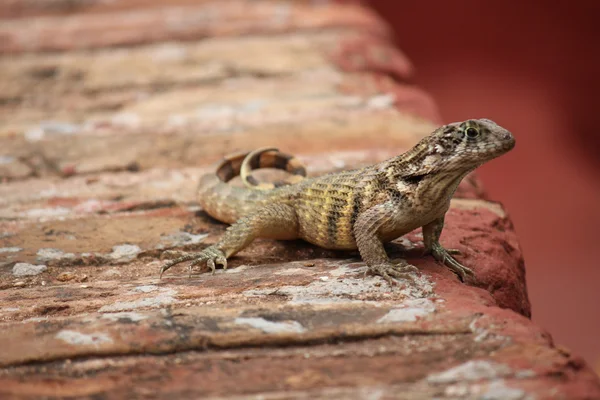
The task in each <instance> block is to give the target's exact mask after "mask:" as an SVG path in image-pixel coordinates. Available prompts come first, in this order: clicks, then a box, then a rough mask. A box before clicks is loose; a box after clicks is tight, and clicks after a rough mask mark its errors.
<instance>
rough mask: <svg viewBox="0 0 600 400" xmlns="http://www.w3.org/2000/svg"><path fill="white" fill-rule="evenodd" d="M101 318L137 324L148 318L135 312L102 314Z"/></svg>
mask: <svg viewBox="0 0 600 400" xmlns="http://www.w3.org/2000/svg"><path fill="white" fill-rule="evenodd" d="M102 318H104V319H108V320H111V321H125V322H138V321H142V320H145V319H148V316H147V315H144V314H140V313H137V312H133V311H129V312H117V313H108V314H104V315H102Z"/></svg>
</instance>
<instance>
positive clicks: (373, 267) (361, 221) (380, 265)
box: [353, 202, 418, 285]
mask: <svg viewBox="0 0 600 400" xmlns="http://www.w3.org/2000/svg"><path fill="white" fill-rule="evenodd" d="M395 212H396V206H395V205H394V204H393V203H392V202H386V203H383V204H378V205H375V206H373V207H371V208H369V209H368V210H366V211H363V212H361V213H360V214H359V215H358V217H357V219H356V222H355V224H354V227H353V231H354V237H355V239H356V245H357V247H358V251H359V252H360V256H361V257H362V259H363V260H364V262H365V263H366V264H367V266H368V267H369V270H370V271H371V272H372V273H374V274H376V275H381V276H382V277H383V278H384V279H385V280H386V281H387V282H388V283H389V284H390V285H393V282H394V281H393V279H392V278H400V279H406V280H408V281H410V282H414V278H413V276H412V275H411V273H413V272H416V271H418V269H417V268H416V267H415V266H413V265H410V264H408V263H407V262H406V260H400V262H399V263H398V264H393V263H392V262H391V261H390V259H389V257H388V255H387V253H386V252H385V249H384V247H383V242H382V241H381V239H380V236H379V235H380V231H381V229H382V228H383V227H384V226H385V225H386V224H389V223H391V222H392V218H393V215H394V213H395Z"/></svg>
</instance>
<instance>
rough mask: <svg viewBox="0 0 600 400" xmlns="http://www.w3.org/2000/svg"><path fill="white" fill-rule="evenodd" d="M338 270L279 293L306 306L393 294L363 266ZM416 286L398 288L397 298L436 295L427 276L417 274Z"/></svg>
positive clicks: (258, 292) (342, 265)
mask: <svg viewBox="0 0 600 400" xmlns="http://www.w3.org/2000/svg"><path fill="white" fill-rule="evenodd" d="M337 264H338V265H339V266H338V267H337V268H335V269H333V270H331V271H328V274H329V275H330V277H331V278H330V279H328V280H323V279H321V278H322V276H320V277H315V280H314V281H313V282H311V283H310V284H308V285H303V286H282V287H280V288H279V289H278V290H277V293H278V294H279V295H283V296H287V297H289V298H290V300H289V302H290V303H291V304H305V303H313V304H314V303H318V304H329V303H340V302H344V303H347V302H362V301H364V300H362V299H361V297H372V296H374V295H385V294H389V292H390V290H391V289H390V287H389V285H388V284H387V283H386V282H385V281H384V280H383V279H382V278H381V277H378V276H365V272H366V271H367V267H366V266H364V264H363V263H357V264H358V265H361V267H359V268H350V266H351V265H352V264H350V263H349V262H348V261H343V260H342V261H339V262H337ZM414 280H415V282H416V284H413V283H409V282H406V284H405V285H402V282H400V281H399V284H400V285H401V286H400V287H397V288H394V292H395V294H397V295H399V296H401V297H404V298H411V299H417V298H423V297H428V296H430V295H431V294H432V293H433V284H432V283H431V282H430V281H429V279H428V278H427V277H426V276H423V275H422V276H418V275H417V274H414ZM272 292H273V289H272V288H268V289H250V290H246V291H244V292H243V293H244V295H245V296H248V297H255V296H267V295H269V294H271V293H272Z"/></svg>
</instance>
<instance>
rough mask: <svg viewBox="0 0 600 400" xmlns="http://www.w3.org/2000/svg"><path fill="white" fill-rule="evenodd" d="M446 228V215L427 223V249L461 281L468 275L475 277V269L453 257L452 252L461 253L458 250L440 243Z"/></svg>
mask: <svg viewBox="0 0 600 400" xmlns="http://www.w3.org/2000/svg"><path fill="white" fill-rule="evenodd" d="M443 228H444V217H441V218H438V219H435V220H433V221H432V222H430V223H428V224H427V225H424V226H423V242H424V244H425V251H426V252H427V253H431V255H433V258H435V259H436V260H437V261H440V262H441V263H442V264H444V265H445V266H446V267H448V268H449V269H450V270H451V271H452V272H454V273H455V274H456V275H458V278H459V279H460V280H461V282H464V281H465V279H466V278H467V277H473V276H475V274H474V273H473V271H472V270H471V269H469V268H467V267H465V266H464V265H462V264H461V263H459V262H458V261H456V260H455V259H454V257H452V255H451V254H460V252H459V251H458V250H453V249H445V248H444V247H443V246H442V245H441V244H440V235H441V234H442V229H443Z"/></svg>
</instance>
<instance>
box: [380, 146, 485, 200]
mask: <svg viewBox="0 0 600 400" xmlns="http://www.w3.org/2000/svg"><path fill="white" fill-rule="evenodd" d="M439 161H441V160H439V159H438V157H437V155H436V154H431V153H429V152H427V151H419V149H413V150H411V151H409V152H408V153H405V154H403V155H401V156H398V157H395V158H393V159H391V160H388V162H386V163H384V165H383V168H382V169H381V170H380V171H381V174H382V175H383V176H382V180H385V182H386V183H385V185H386V186H387V187H388V188H389V189H390V190H391V191H393V192H395V193H396V194H399V195H400V198H402V199H404V201H405V202H407V203H409V204H411V205H412V206H414V207H415V208H430V207H432V206H435V205H439V206H440V207H447V205H449V202H450V199H451V198H452V196H453V195H454V192H455V191H456V189H457V188H458V185H459V183H460V182H461V181H462V179H463V178H464V177H465V176H466V175H467V174H469V173H470V172H471V171H473V170H474V169H475V167H474V166H464V167H463V168H448V167H449V166H448V165H445V164H444V163H443V162H439Z"/></svg>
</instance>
